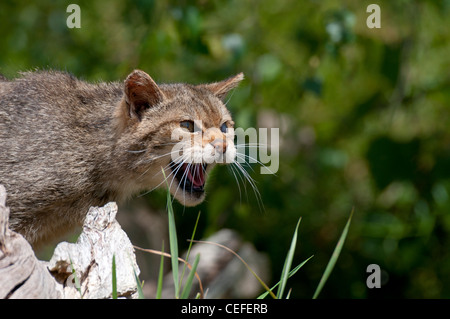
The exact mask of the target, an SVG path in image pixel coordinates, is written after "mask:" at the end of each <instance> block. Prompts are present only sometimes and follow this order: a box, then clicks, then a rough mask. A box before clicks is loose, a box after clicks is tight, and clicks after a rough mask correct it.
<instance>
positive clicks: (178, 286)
mask: <svg viewBox="0 0 450 319" xmlns="http://www.w3.org/2000/svg"><path fill="white" fill-rule="evenodd" d="M163 173H164V171H163ZM167 213H168V221H169V241H170V243H169V247H170V254H167V253H164V244H163V247H162V251H161V252H156V251H153V250H149V249H142V248H139V247H136V248H138V249H140V250H144V251H148V252H152V253H157V254H160V255H161V263H160V270H159V276H158V285H157V292H156V298H157V299H159V298H161V296H162V287H163V284H162V283H163V276H164V272H163V258H164V257H170V259H171V265H172V276H173V284H174V287H175V296H174V297H175V298H176V299H180V298H181V299H185V298H188V297H189V296H190V295H191V289H192V284H193V280H194V276H196V277H197V280H198V281H199V285H200V293H199V294H197V297H199V296H200V297H201V298H202V297H203V288H202V285H201V280H200V278H199V277H198V274H196V269H197V266H198V263H199V261H200V255H199V254H197V256H196V257H195V260H194V262H193V264H192V265H190V264H189V263H188V262H187V261H185V260H183V259H181V258H180V257H179V256H178V238H177V232H176V227H175V217H174V212H173V206H172V198H171V195H170V192H169V190H167ZM352 216H353V210H352V212H351V213H350V217H349V218H348V220H347V223H346V225H345V227H344V230H343V231H342V233H341V236H340V238H339V241H338V243H337V245H336V247H335V249H334V251H333V254H332V255H331V258H330V260H329V262H328V264H327V266H326V268H325V271H324V273H323V275H322V277H321V279H320V282H319V284H318V286H317V288H316V290H315V292H314V295H313V299H316V298H317V297H318V296H319V294H320V292H321V291H322V289H323V287H324V285H325V283H326V281H327V280H328V278H329V276H330V275H331V272H332V270H333V268H334V266H335V264H336V262H337V259H338V257H339V255H340V253H341V250H342V247H343V245H344V242H345V239H346V237H347V234H348V231H349V228H350V223H351V220H352ZM199 218H200V213H199V215H198V216H197V221H196V223H195V227H194V230H193V233H192V236H191V240H190V244H189V249H188V253H187V257H186V260H188V258H189V254H190V250H191V246H192V243H194V242H197V243H205V244H212V245H216V246H219V247H222V248H223V249H226V250H227V251H229V252H230V253H232V254H234V255H235V256H236V257H237V258H238V259H239V260H240V261H241V262H242V263H243V264H244V265H245V267H246V268H247V269H248V270H249V271H250V272H251V273H252V274H253V276H254V277H255V278H256V279H257V280H258V282H259V283H260V284H261V286H262V287H263V288H264V289H265V290H266V291H265V292H264V293H263V294H261V295H260V296H259V297H258V299H263V298H265V297H267V296H268V295H270V296H271V297H272V298H274V299H282V298H289V296H290V291H289V292H288V293H287V294H285V290H286V288H287V282H288V279H289V278H291V277H292V276H293V275H295V274H296V273H297V272H298V270H300V269H301V268H302V267H303V266H304V265H305V264H306V263H307V262H308V261H309V260H310V259H311V258H312V257H313V256H311V257H309V258H307V259H306V260H304V261H303V262H302V263H300V264H299V265H297V266H296V267H295V268H293V269H292V263H293V259H294V253H295V251H296V247H297V237H298V229H299V226H300V222H301V218H300V219H299V220H298V222H297V225H296V227H295V230H294V234H293V236H292V240H291V245H290V247H289V250H288V252H287V255H286V258H285V261H284V266H283V270H282V272H281V276H280V280H279V281H278V282H277V283H276V284H275V285H274V286H273V287H272V288H269V287H268V286H267V285H266V284H265V283H264V282H263V281H262V280H261V278H260V277H259V276H258V275H257V274H256V273H255V272H254V271H253V270H252V269H251V267H250V266H249V265H248V264H247V263H246V262H245V260H244V259H242V258H241V257H240V256H239V255H238V254H237V253H236V252H234V251H233V250H231V249H229V248H228V247H225V246H223V245H220V244H218V243H213V242H208V241H198V240H194V236H195V232H196V229H197V225H198V221H199ZM179 261H182V262H184V267H183V271H182V273H181V276H180V273H179ZM113 264H114V259H113ZM186 267H188V268H190V273H189V275H188V277H187V280H186V282H185V284H184V287H182V283H183V277H184V273H185V269H186ZM136 278H137V276H136ZM230 280H233V279H232V278H230ZM277 287H278V289H277V293H276V294H275V293H274V292H273V290H274V289H275V288H277ZM113 297H114V295H113Z"/></svg>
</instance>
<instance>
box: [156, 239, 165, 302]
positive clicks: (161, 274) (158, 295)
mask: <svg viewBox="0 0 450 319" xmlns="http://www.w3.org/2000/svg"><path fill="white" fill-rule="evenodd" d="M161 251H162V252H164V241H163V243H162V248H161ZM163 277H164V255H161V262H160V264H159V275H158V286H157V288H156V299H161V295H162V286H163Z"/></svg>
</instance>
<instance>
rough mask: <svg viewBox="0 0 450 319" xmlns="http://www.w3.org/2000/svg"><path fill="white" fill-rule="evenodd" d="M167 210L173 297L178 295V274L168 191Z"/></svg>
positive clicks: (175, 235) (174, 230)
mask: <svg viewBox="0 0 450 319" xmlns="http://www.w3.org/2000/svg"><path fill="white" fill-rule="evenodd" d="M167 211H168V215H169V241H170V242H169V244H170V255H171V261H172V274H173V284H174V286H175V298H176V299H178V297H179V292H180V291H179V290H180V288H179V276H178V239H177V230H176V227H175V217H174V215H173V207H172V199H171V196H170V192H169V191H167Z"/></svg>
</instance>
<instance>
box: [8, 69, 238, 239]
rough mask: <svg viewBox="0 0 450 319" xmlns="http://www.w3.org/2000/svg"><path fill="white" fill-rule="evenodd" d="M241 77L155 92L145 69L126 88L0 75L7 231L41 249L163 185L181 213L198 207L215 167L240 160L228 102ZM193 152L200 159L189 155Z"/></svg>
mask: <svg viewBox="0 0 450 319" xmlns="http://www.w3.org/2000/svg"><path fill="white" fill-rule="evenodd" d="M242 79H243V74H242V73H240V74H238V75H236V76H234V77H231V78H229V79H226V80H224V81H221V82H216V83H210V84H201V85H190V84H160V85H158V84H156V83H155V81H154V80H153V79H152V78H151V77H150V76H149V75H148V74H147V73H145V72H144V71H141V70H135V71H133V72H132V73H130V74H129V75H128V77H127V78H126V80H125V81H124V82H123V83H119V82H113V83H98V84H92V83H87V82H84V81H81V80H79V79H77V78H75V77H74V76H72V75H70V74H67V73H64V72H58V71H36V72H26V73H22V75H21V77H19V78H16V79H14V80H8V79H6V78H4V77H0V184H3V185H4V186H5V188H6V191H7V195H8V197H7V206H9V207H10V211H11V213H10V227H11V229H13V230H15V231H17V232H19V233H21V234H22V235H23V236H24V237H25V238H26V239H27V240H28V241H29V242H30V243H31V244H32V245H33V246H40V245H41V244H45V243H48V242H49V241H51V240H53V239H55V238H57V237H59V236H61V235H63V234H65V233H67V232H69V231H71V230H72V229H73V228H75V227H76V226H79V225H81V224H82V222H83V220H84V217H85V215H86V213H87V211H88V209H89V207H90V206H103V205H105V204H106V203H108V202H110V201H117V202H123V201H124V200H126V199H127V198H129V197H130V196H132V195H134V194H137V193H139V192H141V191H143V190H152V189H154V188H157V187H160V186H162V185H169V190H170V192H171V194H172V195H173V196H174V197H175V198H176V199H177V200H178V201H180V202H181V203H182V204H184V205H186V206H194V205H197V204H199V203H201V202H202V201H203V200H204V198H205V190H204V188H205V183H206V177H207V174H208V172H210V170H211V168H212V167H213V166H214V164H215V161H214V160H211V159H222V160H223V159H224V158H227V159H228V161H222V162H229V161H230V160H233V158H234V157H235V156H236V148H235V145H234V143H233V136H232V130H233V125H234V123H233V120H232V117H231V115H230V113H229V111H228V110H227V108H226V106H225V104H224V99H225V97H226V96H227V93H228V92H229V91H230V90H231V89H233V88H235V87H236V86H237V85H238V84H239V82H240V81H242ZM174 132H176V134H174ZM199 137H200V138H199ZM189 142H190V143H189ZM180 143H182V144H181V145H183V146H184V147H183V150H182V152H174V151H173V150H174V146H175V145H180ZM199 150H200V153H202V154H203V155H202V156H201V159H200V160H199V158H198V156H197V158H196V157H195V156H189V153H190V152H191V153H192V152H193V153H199V152H198V151H199ZM174 153H177V154H178V157H177V156H173V155H174ZM180 154H181V155H180ZM193 159H195V160H193ZM202 159H203V160H202Z"/></svg>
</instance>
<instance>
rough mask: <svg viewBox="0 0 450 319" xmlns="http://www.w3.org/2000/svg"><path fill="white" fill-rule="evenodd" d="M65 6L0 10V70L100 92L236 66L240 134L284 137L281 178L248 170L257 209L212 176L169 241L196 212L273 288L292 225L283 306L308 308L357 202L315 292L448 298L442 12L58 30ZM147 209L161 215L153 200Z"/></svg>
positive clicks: (340, 7)
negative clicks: (147, 78) (262, 264)
mask: <svg viewBox="0 0 450 319" xmlns="http://www.w3.org/2000/svg"><path fill="white" fill-rule="evenodd" d="M70 3H71V2H68V1H58V2H55V1H51V0H43V1H39V4H38V3H31V2H29V1H11V0H3V1H2V2H1V4H0V34H2V37H0V47H1V50H0V73H2V74H4V75H6V76H17V72H18V71H24V70H29V69H32V68H35V67H38V68H49V67H51V68H58V69H63V70H68V71H70V72H72V73H73V74H75V75H77V76H80V77H82V78H84V79H88V80H92V81H100V80H103V81H112V80H123V79H124V77H125V76H126V75H127V74H128V73H129V72H130V70H132V69H133V68H141V69H144V70H146V71H147V72H148V73H149V74H151V75H152V76H153V77H154V78H155V80H156V81H158V82H175V81H183V82H194V83H199V82H206V81H217V80H220V79H222V78H225V77H228V76H230V75H232V74H236V73H238V72H240V71H243V72H244V73H245V75H246V80H245V81H244V82H243V84H242V85H241V86H240V87H239V88H238V89H236V90H235V91H234V92H233V95H232V97H231V99H230V101H229V103H228V104H227V105H228V107H229V108H230V109H231V111H232V114H233V116H234V119H235V122H236V125H237V126H238V127H243V128H247V127H268V126H269V127H270V126H274V127H279V128H280V139H281V141H280V169H279V171H278V172H277V175H276V176H271V175H260V174H259V167H258V166H257V165H252V168H253V169H254V170H255V172H252V170H250V169H249V170H248V171H249V173H250V174H251V176H252V178H254V179H255V180H256V184H257V186H258V189H259V191H260V193H261V197H262V199H263V204H264V210H263V212H262V211H261V210H260V209H259V208H258V203H257V200H256V198H255V196H254V195H253V192H252V191H251V189H249V185H247V189H248V191H247V192H245V189H244V185H243V183H242V182H241V184H240V188H241V190H242V192H241V193H240V192H239V188H238V187H237V185H236V180H235V179H234V177H233V175H232V173H231V172H230V171H229V170H227V169H226V167H217V168H216V169H215V171H214V173H213V176H211V178H210V181H209V185H208V186H207V192H208V195H207V200H206V201H205V203H204V204H202V205H201V206H200V207H196V208H193V209H191V208H186V209H184V208H181V207H179V206H178V204H174V205H175V211H184V214H183V216H182V218H177V230H178V231H179V235H178V237H179V238H190V235H191V231H192V225H193V223H194V221H195V218H196V216H197V213H198V211H199V210H201V211H202V212H203V214H202V218H201V219H200V220H199V224H198V228H197V233H198V237H202V236H206V235H208V234H211V233H213V232H214V231H216V230H218V229H220V228H222V227H230V228H233V229H235V230H237V231H239V232H240V234H241V235H242V236H243V237H244V238H245V239H246V240H250V241H251V242H253V243H254V244H255V245H256V246H257V248H258V249H259V250H261V251H264V252H266V253H267V254H268V256H270V258H271V264H272V278H275V280H277V279H278V278H279V274H280V273H281V272H282V269H283V265H284V260H285V255H284V253H285V252H284V251H283V249H280V247H288V246H289V243H290V242H291V239H292V237H291V236H292V234H291V233H290V232H289V231H284V230H288V229H291V228H292V227H294V225H295V224H296V222H297V219H298V216H302V217H303V220H302V238H303V241H302V249H300V250H297V251H296V253H295V255H294V260H304V259H305V256H310V255H313V254H314V256H315V257H314V263H308V264H307V265H306V266H305V267H303V269H302V271H301V272H298V274H297V275H296V276H295V277H293V278H291V279H290V280H289V285H290V286H291V287H292V288H293V290H292V294H291V296H290V297H291V298H309V297H310V291H313V289H314V288H315V286H316V284H317V282H318V281H319V280H320V278H321V275H322V273H323V268H324V266H325V265H326V264H327V261H328V259H329V258H328V257H329V255H330V254H331V252H330V247H333V245H334V240H335V238H337V237H338V236H339V233H340V229H339V227H338V226H337V225H341V224H342V222H343V221H345V220H346V219H347V215H348V212H349V211H350V210H351V208H352V207H355V210H356V211H357V212H358V214H357V215H355V217H354V219H353V220H352V232H351V233H350V234H349V236H348V238H347V241H346V249H344V250H343V251H342V253H341V255H340V257H339V263H337V264H336V265H335V268H334V270H333V274H334V275H333V276H331V277H330V278H329V279H328V281H327V286H326V289H324V290H323V291H322V292H321V297H325V298H332V297H353V298H365V297H371V296H378V297H396V298H398V297H406V298H407V297H413V298H425V297H427V298H430V297H443V298H448V297H450V252H449V251H448V249H447V247H448V246H449V241H450V236H449V234H450V217H449V216H450V215H449V214H448V212H449V211H450V197H449V192H450V169H449V167H450V147H449V145H450V143H449V141H450V131H449V130H448V127H449V125H450V111H449V110H450V109H449V107H448V105H450V94H449V90H448V87H449V84H450V77H449V75H448V70H449V66H450V55H449V54H448V52H450V41H449V40H450V28H448V27H447V25H448V16H449V13H450V5H449V1H434V0H423V1H386V0H381V1H377V2H376V3H378V4H379V5H380V7H381V19H382V21H381V29H368V28H367V26H366V24H365V22H366V18H367V16H368V13H366V7H367V5H368V4H369V3H371V2H367V1H360V0H344V1H331V0H325V1H296V0H282V1H281V0H280V1H270V0H260V1H238V0H228V1H218V0H217V1H200V0H196V1H170V0H163V1H140V0H139V1H138V0H136V1H128V2H123V1H120V0H109V1H87V0H79V1H77V2H76V3H77V4H79V5H80V7H81V25H82V27H81V29H68V28H67V27H66V25H65V22H66V18H67V16H68V14H67V13H66V7H67V5H68V4H70ZM147 198H148V201H149V202H151V204H152V205H153V206H154V207H155V206H159V207H160V208H161V209H164V208H165V204H166V202H165V200H164V199H165V197H164V195H161V194H160V193H156V194H150V195H149V196H148V197H147ZM185 225H186V227H184V226H185ZM183 245H185V246H183ZM186 246H187V243H184V242H180V249H185V248H186ZM372 263H376V264H379V265H380V267H381V269H383V270H385V271H386V272H387V274H388V275H389V278H388V279H387V282H386V283H384V285H383V286H382V288H381V289H377V290H375V289H372V290H369V289H367V287H366V286H365V279H366V275H367V274H366V273H365V269H366V267H367V265H369V264H372ZM291 284H292V285H291Z"/></svg>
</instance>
